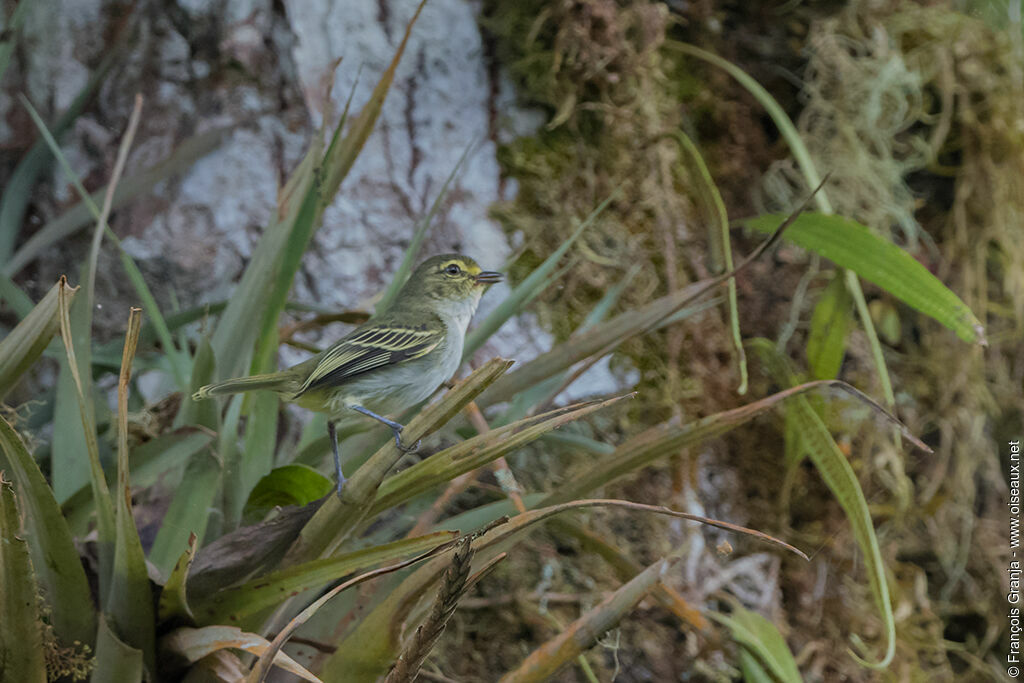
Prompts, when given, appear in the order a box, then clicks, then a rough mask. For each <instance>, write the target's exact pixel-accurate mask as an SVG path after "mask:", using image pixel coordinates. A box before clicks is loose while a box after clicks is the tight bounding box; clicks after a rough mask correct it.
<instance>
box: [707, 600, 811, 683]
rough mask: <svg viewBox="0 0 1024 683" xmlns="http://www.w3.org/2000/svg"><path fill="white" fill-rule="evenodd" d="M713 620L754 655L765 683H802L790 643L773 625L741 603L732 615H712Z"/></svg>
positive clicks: (734, 608)
mask: <svg viewBox="0 0 1024 683" xmlns="http://www.w3.org/2000/svg"><path fill="white" fill-rule="evenodd" d="M710 617H711V618H712V619H714V620H715V621H717V622H719V623H720V624H722V625H723V626H726V627H727V628H728V629H729V631H730V632H731V633H732V637H733V640H735V641H736V642H737V643H739V644H740V645H741V646H742V647H743V649H744V651H746V652H749V653H750V654H751V656H752V657H753V658H754V662H753V664H754V666H756V667H757V669H760V670H761V671H760V672H759V673H760V674H761V675H762V676H763V678H764V680H768V681H779V682H780V683H802V681H803V678H802V677H801V676H800V670H799V669H798V668H797V666H796V661H795V660H794V659H793V653H792V652H790V651H789V647H788V646H787V645H786V640H785V639H784V638H783V637H782V634H781V633H779V630H778V629H777V628H775V625H774V624H773V623H772V622H770V621H768V620H767V619H765V618H764V617H762V616H761V615H760V614H757V613H756V612H751V611H750V610H748V609H746V608H745V607H743V606H742V605H740V604H738V603H737V604H735V605H734V606H733V611H732V614H730V615H728V616H726V615H724V614H718V613H715V612H712V613H710ZM744 668H745V669H746V668H747V667H744ZM765 670H767V672H766V671H765ZM748 675H750V674H749V673H748ZM753 675H754V676H757V674H753Z"/></svg>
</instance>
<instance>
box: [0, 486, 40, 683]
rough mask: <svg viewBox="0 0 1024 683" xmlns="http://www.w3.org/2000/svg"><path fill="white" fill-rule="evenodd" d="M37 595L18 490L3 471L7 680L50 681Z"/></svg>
mask: <svg viewBox="0 0 1024 683" xmlns="http://www.w3.org/2000/svg"><path fill="white" fill-rule="evenodd" d="M37 592H38V588H37V587H36V576H35V572H34V571H33V570H32V560H31V559H30V556H29V549H28V543H26V542H25V540H24V539H23V538H22V537H21V520H20V518H19V515H18V508H17V504H16V503H15V497H14V487H13V486H12V485H11V482H9V481H6V480H4V478H3V471H2V470H0V614H3V619H0V672H2V673H3V676H4V680H8V681H26V683H30V682H31V683H45V681H46V661H45V660H44V659H43V642H42V638H41V637H40V636H41V633H42V624H41V618H40V615H39V608H38V606H37V605H36V594H37Z"/></svg>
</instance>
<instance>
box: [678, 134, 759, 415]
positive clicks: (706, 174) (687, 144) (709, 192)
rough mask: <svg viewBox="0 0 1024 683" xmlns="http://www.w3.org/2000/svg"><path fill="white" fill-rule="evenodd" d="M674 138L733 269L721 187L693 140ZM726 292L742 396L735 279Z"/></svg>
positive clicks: (682, 136)
mask: <svg viewBox="0 0 1024 683" xmlns="http://www.w3.org/2000/svg"><path fill="white" fill-rule="evenodd" d="M672 137H673V138H674V139H675V141H676V142H677V143H678V144H679V147H680V148H681V149H683V150H684V151H685V152H686V153H687V155H688V156H689V157H690V159H691V160H692V161H693V165H694V166H695V167H696V169H697V174H698V175H699V176H700V179H701V181H702V186H703V188H704V195H705V202H706V203H707V204H708V206H709V207H710V208H711V210H712V211H713V212H714V214H715V218H716V219H717V220H716V221H715V222H716V223H717V224H718V225H717V228H718V239H717V240H712V244H714V243H715V242H717V243H718V245H719V246H720V249H721V251H722V254H721V256H722V259H723V261H724V263H725V269H726V270H732V269H733V264H732V244H731V242H730V240H729V215H728V213H727V212H726V210H725V202H724V201H722V195H721V194H720V193H719V192H718V187H716V186H715V181H714V180H712V178H711V171H709V170H708V167H707V164H705V163H704V157H702V156H701V154H700V151H699V150H698V149H697V146H696V145H695V144H693V140H691V139H690V138H689V136H688V135H687V134H686V133H684V132H683V131H681V130H677V131H675V133H674V134H673V135H672ZM726 290H727V292H728V301H729V330H730V332H731V334H732V345H733V349H734V350H735V352H736V365H737V366H738V368H739V371H740V386H739V387H738V388H737V389H736V393H738V394H739V395H740V396H742V395H744V394H746V393H747V354H746V352H745V351H744V350H743V340H742V339H741V338H740V314H739V307H738V304H737V303H736V278H734V277H731V278H729V281H728V282H727V283H726Z"/></svg>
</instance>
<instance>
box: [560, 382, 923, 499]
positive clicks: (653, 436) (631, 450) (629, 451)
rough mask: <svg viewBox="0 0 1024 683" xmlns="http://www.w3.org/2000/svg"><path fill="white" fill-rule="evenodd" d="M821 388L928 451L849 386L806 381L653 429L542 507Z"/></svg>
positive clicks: (620, 449) (609, 480) (905, 430)
mask: <svg viewBox="0 0 1024 683" xmlns="http://www.w3.org/2000/svg"><path fill="white" fill-rule="evenodd" d="M822 388H833V389H840V390H842V391H845V392H847V393H850V394H851V395H853V396H854V397H856V398H857V399H858V400H860V401H863V402H865V403H866V404H867V405H869V406H870V407H872V408H873V409H874V410H875V411H876V412H877V413H878V414H879V415H881V416H882V417H884V418H885V419H886V420H888V421H890V422H892V423H893V424H895V425H896V426H898V427H900V428H901V429H902V431H903V436H904V437H905V438H907V439H908V440H910V441H911V442H912V443H913V444H914V445H915V446H917V447H918V448H922V449H923V450H925V451H927V452H930V451H931V449H929V448H928V447H927V446H925V445H924V444H923V443H921V442H920V440H918V439H916V437H914V436H913V435H912V434H910V433H909V432H908V431H907V429H906V427H904V426H903V425H902V424H900V422H899V420H897V419H896V418H894V417H892V416H891V415H889V414H888V413H887V412H885V410H883V409H882V407H881V406H879V405H878V404H877V403H875V402H874V401H872V400H871V399H870V398H868V397H867V396H865V395H864V394H862V393H861V392H859V391H857V390H856V389H854V388H853V387H851V386H850V385H849V384H846V383H845V382H840V381H838V380H830V381H818V382H808V383H806V384H801V385H799V386H796V387H792V388H790V389H786V390H784V391H780V392H778V393H775V394H772V395H771V396H768V397H767V398H763V399H761V400H759V401H754V402H752V403H749V404H747V405H745V406H740V407H739V408H733V409H732V410H726V411H723V412H721V413H715V414H714V415H709V416H708V417H706V418H703V419H701V420H697V421H696V422H691V423H689V424H686V425H675V424H672V423H663V424H660V425H657V426H655V427H652V428H650V429H648V430H647V431H645V432H642V433H640V434H638V435H637V436H635V437H633V438H632V439H629V440H628V441H626V442H625V443H623V444H621V445H620V446H619V447H618V448H616V449H615V452H614V453H613V454H612V455H610V456H608V457H607V458H603V459H601V460H599V461H598V462H596V463H595V464H594V466H593V467H591V468H590V470H589V471H587V472H586V473H584V474H583V475H582V476H580V477H578V478H576V479H573V480H572V481H569V482H566V483H565V484H564V485H563V486H562V487H560V488H559V489H558V490H557V491H555V492H553V493H551V494H549V495H548V497H547V498H545V499H544V501H543V503H542V504H543V505H555V504H561V503H565V502H567V501H570V500H573V499H575V498H580V497H583V496H585V495H587V494H589V493H590V492H592V491H594V490H596V489H598V488H600V487H602V486H605V485H607V484H610V483H611V482H613V481H616V480H618V479H619V478H621V477H624V476H626V475H628V474H630V473H632V472H635V471H636V470H638V469H640V468H641V467H646V466H648V465H651V464H652V463H654V462H655V461H657V460H658V459H660V458H663V457H667V456H668V455H671V454H674V453H678V452H679V449H680V448H683V447H684V446H687V445H690V444H694V443H698V442H700V441H703V440H705V439H710V438H712V437H715V436H719V435H721V434H725V433H726V432H729V431H731V430H732V429H735V428H736V427H738V426H739V425H741V424H743V423H745V422H747V421H749V420H751V419H753V418H754V417H757V416H758V415H761V414H763V413H765V412H767V411H769V410H771V409H772V408H774V407H775V406H776V405H778V404H779V403H781V402H783V401H785V400H788V399H790V398H793V397H794V396H799V395H800V394H802V393H806V392H809V391H813V390H817V389H822Z"/></svg>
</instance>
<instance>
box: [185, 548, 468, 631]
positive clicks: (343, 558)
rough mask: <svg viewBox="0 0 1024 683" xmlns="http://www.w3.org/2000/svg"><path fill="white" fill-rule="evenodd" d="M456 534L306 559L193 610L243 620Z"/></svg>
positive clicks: (207, 619) (205, 619)
mask: <svg viewBox="0 0 1024 683" xmlns="http://www.w3.org/2000/svg"><path fill="white" fill-rule="evenodd" d="M456 536H457V534H456V533H455V532H452V531H437V532H434V533H431V534H426V535H424V536H417V537H415V538H405V539H402V540H399V541H394V542H392V543H387V544H384V545H379V546H374V547H371V548H364V549H362V550H357V551H355V552H351V553H344V554H341V555H334V556H332V557H326V558H323V559H320V560H313V561H312V562H306V563H303V564H300V565H296V566H294V567H289V568H288V569H283V570H281V571H277V572H272V573H270V574H266V575H264V576H260V577H258V578H256V579H252V580H251V581H248V582H246V583H243V584H241V585H239V586H234V587H231V588H226V589H224V590H222V591H218V592H217V593H214V594H212V595H209V596H206V597H204V598H202V599H201V600H200V601H199V602H198V603H197V604H196V606H195V609H194V612H195V614H196V617H197V618H198V619H199V620H200V623H208V624H209V623H212V624H215V623H221V622H225V621H229V622H231V623H238V622H242V621H243V620H244V619H246V618H248V617H251V616H252V615H255V614H258V613H260V612H261V611H263V610H265V609H267V608H268V607H274V606H275V605H277V604H279V603H280V602H281V601H282V600H284V599H285V598H288V597H291V596H294V595H298V594H299V593H301V592H302V591H306V590H309V589H311V588H318V587H320V586H323V585H325V584H327V583H329V582H331V581H335V580H337V579H340V578H342V577H343V576H345V575H346V574H351V573H353V572H356V571H361V570H364V569H368V568H370V567H374V566H376V565H378V564H381V563H383V562H389V561H392V560H397V559H400V558H402V557H406V556H408V555H415V554H418V553H421V552H424V551H426V550H429V549H430V548H433V547H434V546H436V545H439V544H441V543H444V542H445V541H448V540H451V539H453V538H455V537H456Z"/></svg>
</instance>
